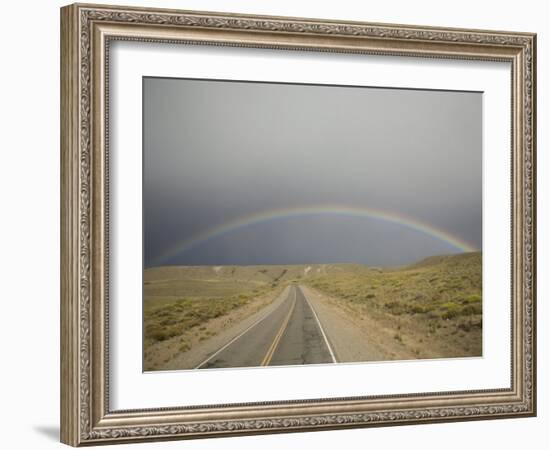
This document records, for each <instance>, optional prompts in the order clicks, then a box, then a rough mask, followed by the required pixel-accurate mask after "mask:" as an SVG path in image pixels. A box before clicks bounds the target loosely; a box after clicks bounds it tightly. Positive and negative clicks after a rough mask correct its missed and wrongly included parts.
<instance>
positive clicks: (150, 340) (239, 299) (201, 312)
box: [143, 266, 286, 370]
mask: <svg viewBox="0 0 550 450" xmlns="http://www.w3.org/2000/svg"><path fill="white" fill-rule="evenodd" d="M285 273H286V270H285V269H282V270H281V269H276V270H266V269H259V270H256V269H255V270H251V269H241V268H237V267H227V266H226V267H224V268H217V267H216V268H213V267H156V268H151V269H147V270H145V273H144V301H143V356H144V358H143V360H144V368H145V370H154V369H159V368H162V366H163V365H165V364H166V363H167V362H168V361H169V360H170V359H172V358H173V357H174V356H175V355H177V354H179V353H181V352H185V351H188V350H190V349H191V348H192V347H193V345H196V344H197V343H198V342H201V341H203V340H205V339H208V338H209V337H211V336H214V335H215V334H217V333H218V332H219V331H221V330H222V329H223V328H224V326H226V325H229V324H230V323H231V321H232V320H231V316H232V314H233V315H234V314H235V313H239V314H240V315H241V316H242V315H243V314H244V315H246V313H248V312H250V313H253V312H254V311H255V303H258V305H259V306H260V305H261V306H265V304H264V303H265V299H266V298H269V299H270V300H272V299H273V298H274V297H275V294H276V293H277V292H279V291H280V290H282V288H283V287H284V286H286V283H282V282H281V279H282V278H283V277H284V275H285ZM259 306H258V307H259ZM243 310H246V312H245V313H243Z"/></svg>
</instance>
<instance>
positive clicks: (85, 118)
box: [61, 4, 536, 446]
mask: <svg viewBox="0 0 550 450" xmlns="http://www.w3.org/2000/svg"><path fill="white" fill-rule="evenodd" d="M117 39H119V40H139V41H157V42H178V43H188V44H193V43H200V44H210V45H220V46H242V47H260V48H269V49H293V50H308V51H324V52H348V53H363V54H383V55H408V56H417V57H428V58H459V59H466V60H497V61H508V62H510V63H511V66H512V80H513V82H512V86H511V99H512V111H513V113H512V118H511V124H512V149H511V153H512V166H513V169H512V185H511V191H512V249H513V250H512V268H511V271H512V303H511V307H512V361H511V370H512V384H511V386H510V388H509V389H495V390H486V391H468V392H447V393H422V394H416V393H415V394H412V393H411V394H409V395H397V396H385V397H384V396H381V397H368V398H366V397H352V398H345V399H321V400H308V401H300V400H295V401H286V402H269V403H265V402H264V403H254V404H239V405H230V406H227V405H225V406H224V405H214V406H209V407H198V408H197V407H193V408H189V407H185V406H182V407H181V408H174V409H161V410H135V411H111V410H110V408H109V397H108V330H107V320H108V297H107V286H108V281H109V280H108V270H107V265H106V260H107V259H106V257H107V255H108V240H107V233H106V230H107V227H108V214H107V212H108V206H109V205H108V196H107V189H106V186H108V181H109V180H108V174H107V171H106V167H107V164H108V132H109V130H108V109H107V101H106V99H107V95H108V92H107V87H108V83H107V81H108V78H107V77H108V73H107V67H108V58H109V44H110V42H112V41H113V40H117ZM535 53H536V36H535V35H534V34H530V33H515V32H514V33H511V32H500V31H483V30H466V29H445V28H432V27H416V26H404V25H384V24H373V23H358V22H346V23H343V22H335V21H328V20H312V19H296V18H286V17H259V16H247V15H238V14H225V13H224V14H219V13H205V12H190V11H174V10H160V9H143V8H129V7H114V6H98V5H81V4H75V5H71V6H66V7H64V8H62V9H61V185H62V188H61V205H62V208H61V228H62V230H61V233H62V235H61V238H62V239H61V241H62V247H61V440H62V442H64V443H67V444H70V445H73V446H79V445H87V444H88V445H90V444H107V443H120V442H129V441H144V440H161V439H179V438H198V437H214V436H229V435H242V434H259V433H275V432H296V431H311V430H323V429H335V428H345V427H348V428H349V427H367V426H382V425H398V424H413V423H415V424H419V423H426V422H443V421H457V420H473V419H493V418H504V417H526V416H527V417H528V416H534V415H535V414H536V394H535V393H536V335H535V330H536V327H535V325H536V323H535V322H536V317H535V295H536V293H535V286H536V283H535V274H536V272H535V264H536V249H535V245H536V235H535V232H536V211H535V203H536V194H535V187H536V186H535V180H536V173H535V139H536V133H535V125H536V124H535V103H536V100H535V96H536V95H535V85H536V72H535V69H536V66H535V64H536V63H535Z"/></svg>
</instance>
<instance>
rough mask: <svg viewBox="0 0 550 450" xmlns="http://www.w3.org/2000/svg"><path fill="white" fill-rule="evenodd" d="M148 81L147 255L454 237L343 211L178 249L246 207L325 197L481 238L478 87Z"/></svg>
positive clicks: (269, 259)
mask: <svg viewBox="0 0 550 450" xmlns="http://www.w3.org/2000/svg"><path fill="white" fill-rule="evenodd" d="M143 83H144V92H143V93H144V149H143V150H144V204H143V206H144V246H145V247H144V252H145V256H144V259H145V266H151V265H161V264H190V265H199V264H213V265H223V264H291V263H296V264H297V263H330V262H358V263H365V264H372V265H386V264H404V263H409V262H412V261H415V260H418V259H421V258H423V257H425V256H429V255H434V254H446V253H455V252H457V251H459V250H457V249H456V248H455V247H453V246H451V245H450V244H449V243H447V242H444V241H442V240H440V239H437V238H435V237H433V236H428V235H426V234H423V233H420V232H418V231H415V230H411V229H409V228H406V227H404V226H401V225H399V224H395V223H388V222H384V221H381V220H379V219H373V218H368V217H353V216H344V215H342V216H341V215H338V214H329V215H323V214H321V215H310V214H304V215H298V216H292V217H280V218H273V219H271V220H269V221H266V222H260V223H255V224H251V225H249V226H244V227H241V228H238V229H235V230H232V231H229V232H226V233H222V234H220V235H217V236H214V237H212V238H211V239H207V240H205V241H197V242H196V243H195V245H191V246H189V245H188V246H187V247H185V248H182V249H181V251H179V252H178V251H177V250H178V248H179V247H178V243H181V242H191V241H193V239H194V237H196V236H199V235H201V233H203V232H204V231H205V230H207V229H209V228H211V227H215V226H218V225H223V224H224V223H228V222H231V221H233V220H238V219H239V218H241V217H245V216H247V215H250V214H255V213H260V212H264V211H270V210H275V209H287V208H299V207H303V206H314V205H322V204H331V205H342V206H346V207H353V208H374V209H378V210H383V211H387V212H391V213H396V214H401V215H406V216H408V217H412V218H415V219H417V220H419V221H422V222H423V223H427V224H430V225H431V226H434V227H436V228H438V229H440V230H444V231H445V232H447V233H449V234H451V235H453V236H455V237H456V238H459V239H462V240H465V241H467V242H470V243H471V244H472V245H474V246H475V247H477V248H481V235H482V179H481V178H482V177H481V175H482V94H481V93H473V92H443V91H426V90H403V89H378V88H366V87H341V86H318V85H317V86H310V85H296V84H268V83H250V82H229V81H205V80H186V79H162V78H144V81H143ZM180 247H181V245H180Z"/></svg>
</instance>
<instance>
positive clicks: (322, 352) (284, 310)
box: [197, 285, 336, 369]
mask: <svg viewBox="0 0 550 450" xmlns="http://www.w3.org/2000/svg"><path fill="white" fill-rule="evenodd" d="M335 362H336V357H335V355H334V352H333V350H332V348H331V345H330V342H329V339H328V337H327V336H326V334H325V331H324V330H323V327H322V325H321V323H320V322H319V318H318V317H317V314H316V313H315V311H314V309H313V307H312V306H311V303H310V302H309V301H308V299H307V298H306V296H305V294H304V293H303V291H302V289H300V287H299V286H295V285H292V286H290V289H289V290H288V295H287V298H286V299H285V301H283V302H282V303H281V304H280V305H279V306H278V307H277V308H276V309H275V310H273V311H272V312H270V313H269V314H267V315H266V316H264V317H262V318H260V319H259V320H258V321H257V322H256V323H254V324H252V325H251V326H250V327H249V328H247V329H246V330H245V331H244V332H242V333H241V334H240V335H238V336H236V337H235V338H233V339H232V340H231V341H229V342H228V343H226V344H225V345H224V346H223V347H221V348H220V349H218V350H217V351H216V352H214V353H212V354H211V355H210V356H209V357H208V358H207V359H206V360H205V361H203V362H202V363H201V364H199V365H198V366H197V369H208V368H222V367H255V366H269V365H271V366H281V365H296V364H322V363H335Z"/></svg>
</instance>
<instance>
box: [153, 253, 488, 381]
mask: <svg viewBox="0 0 550 450" xmlns="http://www.w3.org/2000/svg"><path fill="white" fill-rule="evenodd" d="M481 280H482V256H481V253H479V252H472V253H462V254H458V255H448V256H434V257H430V258H427V259H424V260H422V261H419V262H418V263H416V264H412V265H409V266H402V267H372V266H363V265H357V264H303V265H265V266H161V267H153V268H148V269H146V270H145V271H144V304H143V334H144V336H143V339H144V340H143V342H144V346H143V366H144V370H146V371H153V370H177V369H195V368H223V367H256V366H266V365H295V364H322V363H335V362H364V361H386V360H407V359H432V358H452V357H475V356H481V355H482V283H481Z"/></svg>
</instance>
